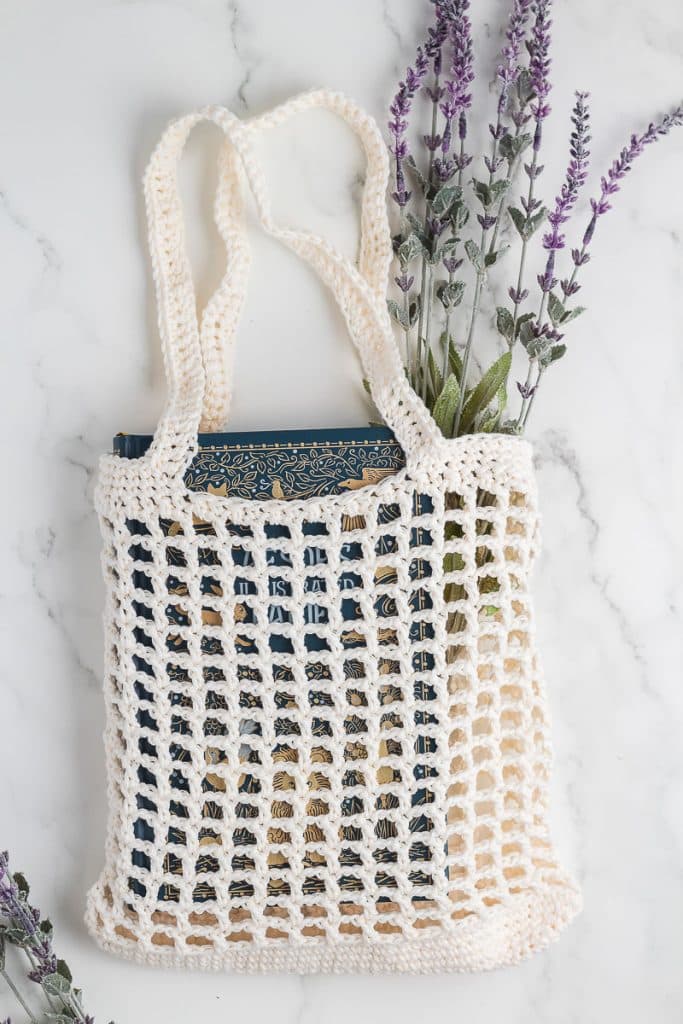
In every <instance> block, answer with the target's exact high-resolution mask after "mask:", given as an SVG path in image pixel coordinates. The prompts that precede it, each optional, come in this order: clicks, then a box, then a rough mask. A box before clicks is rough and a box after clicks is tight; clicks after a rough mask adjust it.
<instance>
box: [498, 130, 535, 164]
mask: <svg viewBox="0 0 683 1024" xmlns="http://www.w3.org/2000/svg"><path fill="white" fill-rule="evenodd" d="M530 144H531V135H528V134H526V133H525V134H523V135H518V136H517V137H516V138H515V136H514V135H510V134H508V135H504V136H503V138H502V139H501V140H500V142H499V143H498V148H499V150H500V154H501V156H502V157H503V159H505V160H507V162H508V164H513V163H514V162H515V160H516V159H517V157H519V156H521V154H522V153H523V152H524V150H525V149H526V148H527V147H528V146H529V145H530Z"/></svg>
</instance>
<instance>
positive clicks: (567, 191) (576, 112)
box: [543, 92, 591, 252]
mask: <svg viewBox="0 0 683 1024" xmlns="http://www.w3.org/2000/svg"><path fill="white" fill-rule="evenodd" d="M588 95H589V94H588V93H587V92H577V93H576V103H575V104H574V109H573V110H572V124H573V125H574V128H573V131H572V133H571V136H570V141H569V152H570V161H569V166H568V167H567V173H566V175H565V179H564V183H563V185H562V189H561V191H560V194H559V195H558V196H557V197H556V199H555V207H554V209H553V210H551V212H550V213H549V214H548V223H549V224H550V225H551V228H552V231H549V232H548V233H547V234H545V235H544V236H543V247H544V249H547V250H548V251H549V252H559V250H560V249H564V245H565V238H564V235H563V234H561V232H560V228H561V227H562V225H563V224H566V222H567V221H568V220H569V218H570V216H571V212H572V210H573V209H574V206H575V205H576V201H577V199H578V197H579V193H580V191H581V189H582V188H583V186H584V185H585V184H586V179H587V178H588V167H589V164H590V149H589V148H588V147H589V144H590V141H591V135H590V109H589V106H588Z"/></svg>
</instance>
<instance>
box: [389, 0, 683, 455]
mask: <svg viewBox="0 0 683 1024" xmlns="http://www.w3.org/2000/svg"><path fill="white" fill-rule="evenodd" d="M431 2H432V3H433V5H434V9H435V22H434V24H433V26H432V27H431V28H430V30H429V36H428V39H427V41H426V43H425V45H424V47H423V48H422V49H420V50H419V51H418V59H417V61H416V62H415V66H414V67H413V68H412V73H411V74H407V75H406V79H405V81H404V82H403V83H402V85H401V89H400V90H399V95H398V96H397V97H396V100H395V103H394V105H393V106H392V115H393V120H392V122H391V126H390V131H391V134H392V138H393V148H392V153H394V155H395V156H396V157H397V188H396V193H395V194H394V199H395V200H396V201H397V203H398V205H399V208H400V211H401V233H400V235H398V236H397V238H396V239H395V249H396V253H397V256H398V258H399V261H400V272H399V273H398V274H397V275H396V276H395V278H394V280H395V283H396V286H397V288H398V289H399V292H400V293H401V295H402V296H403V308H402V309H401V308H400V306H399V304H398V303H397V302H394V301H390V303H389V306H390V311H391V313H392V315H393V316H394V319H396V320H397V321H398V323H399V324H400V325H401V327H402V328H403V329H404V331H405V332H406V367H407V368H408V374H409V377H410V379H411V381H412V384H413V386H414V387H415V389H416V390H417V391H418V393H419V394H420V395H421V396H422V397H423V399H424V400H425V402H426V403H427V405H428V407H429V408H430V410H431V411H432V414H433V415H434V418H435V420H436V421H437V423H438V424H439V426H440V428H441V430H442V431H443V433H444V435H445V436H447V437H452V436H457V435H458V434H459V433H469V432H471V431H473V430H475V431H476V430H480V431H491V430H500V429H502V430H504V431H505V430H507V431H514V432H519V431H520V430H521V429H522V428H523V426H524V425H525V424H526V422H527V420H528V417H529V411H530V409H531V406H532V404H533V402H534V399H535V396H536V394H537V391H538V385H539V382H540V378H541V376H542V374H543V373H544V372H545V371H546V370H547V368H548V366H550V365H551V364H552V362H554V361H557V360H558V359H560V358H561V357H562V356H563V355H564V353H565V351H566V347H565V345H564V344H563V343H562V342H563V334H562V331H563V330H564V326H565V325H566V324H567V323H568V322H569V321H570V320H572V319H573V318H574V317H576V316H578V315H579V313H580V312H582V310H581V308H580V307H575V308H573V309H568V308H566V303H567V300H568V299H569V298H571V297H572V296H573V295H575V294H576V293H577V292H578V291H579V290H580V285H579V283H578V281H577V276H578V272H579V269H580V268H581V267H582V266H585V265H586V264H587V263H588V261H589V260H590V251H589V250H590V246H591V243H592V240H593V236H594V233H595V230H596V226H597V224H598V222H599V219H600V218H601V217H602V216H603V215H604V214H605V213H606V212H607V211H608V210H609V209H610V200H611V197H612V195H614V193H615V192H617V191H618V189H619V188H620V186H621V183H622V181H623V178H624V177H625V175H626V174H627V173H628V172H629V170H630V168H631V165H632V163H633V161H634V160H635V159H636V158H637V157H638V156H639V155H640V153H641V152H642V151H643V150H644V148H645V147H646V146H647V145H649V144H650V143H651V142H654V141H655V140H656V139H658V138H659V137H661V135H664V134H667V132H668V131H670V129H671V128H672V127H673V126H674V125H678V124H681V123H683V106H681V107H679V108H677V110H675V111H674V112H672V113H671V114H669V115H667V116H666V117H665V118H664V119H663V120H662V121H660V122H658V123H655V124H652V125H650V126H649V128H648V129H647V131H646V132H644V133H643V134H642V135H634V136H633V137H632V138H631V140H630V143H629V145H628V146H626V147H625V148H624V150H622V152H621V153H620V155H619V157H618V159H617V160H616V161H615V162H614V164H613V165H612V167H611V168H610V170H609V171H608V173H607V174H606V176H605V177H604V178H603V179H602V182H601V191H600V194H599V195H598V197H597V198H596V199H594V200H593V202H592V205H591V218H590V221H589V223H588V225H587V227H586V230H585V232H584V234H583V239H582V243H581V246H580V247H577V248H574V249H572V261H573V264H574V268H573V272H572V274H571V276H568V277H563V278H561V279H560V280H559V283H558V280H557V278H558V277H560V274H559V273H558V272H557V271H556V265H557V262H558V256H559V254H560V253H561V252H562V251H563V250H564V249H565V246H566V241H565V230H566V229H565V225H566V224H567V222H568V220H569V219H570V217H571V216H572V215H573V213H574V211H575V207H576V204H577V199H578V196H579V193H580V191H581V189H582V188H583V187H584V185H585V182H586V176H587V171H588V161H589V144H590V134H589V112H588V102H587V100H588V97H587V95H586V94H585V93H577V94H576V102H575V104H574V108H573V111H572V131H571V137H570V159H569V165H568V168H567V172H566V175H565V178H564V181H563V183H562V185H561V188H560V190H559V193H558V194H557V196H556V199H555V202H554V204H553V206H552V207H551V210H550V212H548V211H547V210H546V209H545V208H544V206H543V204H542V201H541V199H540V198H539V197H538V195H537V192H538V179H539V177H540V176H541V174H542V173H543V164H542V162H541V147H542V143H543V134H544V125H545V121H546V120H547V118H548V116H549V114H550V103H549V96H550V92H551V83H550V67H551V58H550V49H551V28H552V22H551V12H552V0H510V14H509V20H508V24H507V27H506V30H505V40H504V43H503V46H502V50H501V53H500V56H499V59H498V61H497V65H496V78H497V82H498V87H499V89H498V97H497V106H496V116H495V118H494V119H493V121H492V123H491V124H490V125H489V132H490V136H491V146H490V150H489V152H488V153H487V155H486V156H484V165H485V167H486V170H487V172H488V174H487V176H486V177H485V179H484V180H483V181H474V182H473V196H474V199H475V200H476V202H477V203H478V204H479V210H478V211H477V221H478V224H479V228H480V232H481V235H480V237H481V243H480V245H477V244H476V242H475V240H474V238H472V237H471V236H470V237H467V235H466V228H467V224H468V219H469V214H470V206H471V198H472V197H471V196H469V195H467V196H465V194H464V192H463V189H462V184H463V172H464V170H465V169H466V167H467V166H469V164H470V163H471V160H472V158H471V156H470V155H469V154H468V153H467V152H466V150H465V142H466V139H467V135H468V127H469V125H468V117H469V110H470V107H471V102H472V81H473V62H472V37H471V25H470V19H469V10H470V3H469V0H431ZM527 36H528V38H527ZM523 44H525V47H526V51H527V53H528V65H527V66H524V61H523V60H522V59H521V54H522V51H523ZM429 68H431V69H432V71H433V76H432V78H431V79H430V81H429V83H427V81H426V78H427V74H428V69H429ZM420 90H424V91H425V92H426V94H427V95H428V97H429V99H430V100H431V111H432V117H431V130H430V131H428V132H427V133H425V134H424V135H423V143H424V149H425V151H426V153H427V155H428V161H427V163H428V170H427V169H425V170H422V169H421V167H420V166H418V164H417V163H416V162H415V161H414V160H413V159H412V157H411V156H410V154H409V153H408V149H407V144H406V142H405V140H406V131H407V122H408V117H409V114H410V112H411V104H412V101H413V99H414V97H415V96H416V95H417V92H418V91H420ZM440 118H442V121H441V122H440V120H439V119H440ZM458 142H459V145H458ZM527 149H528V150H530V155H529V157H528V158H527V162H526V163H524V165H523V166H524V173H525V175H526V177H527V179H528V185H527V187H526V189H525V190H524V194H523V195H522V196H521V198H520V200H519V204H518V206H517V207H515V206H509V205H508V204H509V198H508V197H509V191H510V189H509V182H510V181H511V180H512V179H513V177H514V172H515V171H516V169H517V167H518V166H519V165H520V164H521V163H522V154H523V153H524V152H525V151H526V150H527ZM503 163H506V164H507V171H506V172H505V173H504V174H501V166H502V165H503ZM404 165H406V166H407V167H409V168H410V172H411V174H412V176H413V178H414V179H415V181H416V182H417V184H419V187H420V193H419V195H418V197H417V200H416V201H415V202H414V205H413V204H411V202H410V201H411V199H412V194H411V193H410V192H409V191H408V189H407V187H406V184H405V174H403V166H404ZM456 180H457V184H456V183H455V182H456ZM504 211H505V212H509V214H510V218H511V220H512V222H513V224H514V227H515V228H516V231H517V233H518V235H519V236H520V238H521V253H520V261H519V268H518V274H517V279H516V283H515V284H514V285H513V286H512V287H510V288H509V290H508V294H509V296H510V298H511V300H512V306H511V307H510V309H508V308H503V307H499V308H498V310H497V327H498V331H499V332H500V334H502V335H503V337H504V338H505V340H506V341H507V343H508V348H509V349H512V348H513V346H514V345H515V344H516V343H517V341H520V342H521V344H522V345H523V346H524V348H525V350H526V352H527V356H528V358H529V374H528V376H527V380H526V382H524V383H519V384H518V390H519V392H520V394H521V396H522V411H521V413H520V416H519V417H518V419H517V420H516V421H507V422H505V423H503V424H502V425H501V422H500V412H501V410H502V409H503V408H504V407H505V405H506V402H507V396H506V385H507V378H508V374H509V368H510V361H511V352H510V351H508V352H506V353H505V354H504V356H502V357H500V359H498V360H497V361H496V362H495V363H494V364H493V365H492V366H490V367H489V368H488V369H487V370H486V372H485V373H484V374H483V376H482V379H481V380H480V381H479V382H478V383H477V385H476V387H470V388H468V370H469V364H470V359H471V357H472V351H473V342H474V338H475V327H476V324H477V319H478V316H479V309H480V305H481V299H482V293H483V288H484V285H485V282H486V280H487V277H488V271H489V268H490V267H492V266H493V265H494V264H495V263H496V262H497V260H498V258H499V256H500V255H501V252H500V251H498V235H499V232H500V229H501V224H502V222H503V216H502V215H503V212H504ZM546 218H547V220H548V225H547V227H546V229H545V232H544V234H543V236H542V244H543V248H544V250H545V263H544V270H543V272H542V273H541V274H540V275H539V276H538V278H537V280H538V284H539V287H540V301H539V308H538V311H537V312H522V304H523V303H524V302H525V300H526V299H527V298H528V295H529V290H528V287H527V284H526V282H525V280H524V277H525V271H526V258H527V251H528V247H529V243H530V241H531V239H532V238H533V236H534V235H535V234H536V233H537V231H538V230H539V229H540V228H541V225H542V223H543V222H544V221H545V220H546ZM463 236H464V237H463ZM460 246H462V247H463V249H464V254H466V255H467V257H468V259H469V261H470V263H471V264H472V266H473V267H474V271H475V278H474V295H473V300H472V304H471V312H470V316H469V327H468V329H467V330H466V332H465V339H464V349H462V350H460V349H459V347H458V346H457V342H456V339H455V338H452V337H451V326H452V319H453V316H454V311H455V309H456V307H457V306H459V305H460V304H461V302H462V298H463V292H464V289H465V281H464V280H462V279H458V278H461V275H460V273H459V272H460V269H461V267H462V264H463V258H462V255H461V253H460V252H459V247H460ZM418 258H419V259H420V261H421V264H422V275H421V281H420V284H419V286H417V287H416V289H415V292H413V291H412V289H413V286H414V284H415V274H413V273H412V272H411V269H410V266H409V264H410V263H411V261H413V260H417V259H418ZM439 267H443V268H444V269H445V270H446V272H447V274H448V277H447V278H445V279H441V280H438V279H437V277H438V268H439ZM456 275H457V276H456ZM558 285H559V286H558ZM418 289H419V290H418ZM560 289H561V290H560ZM437 298H438V300H439V302H440V303H441V305H442V306H443V310H444V313H445V328H446V330H445V333H444V334H442V335H441V338H442V344H443V363H442V365H440V366H438V367H437V365H436V362H435V361H434V359H433V353H432V348H431V337H430V336H431V325H432V321H433V318H434V317H433V307H435V304H436V299H437ZM418 319H419V323H418V330H417V341H416V346H415V349H414V350H413V352H414V356H413V357H412V358H411V354H410V343H409V332H410V331H411V330H412V328H413V326H414V325H415V323H416V321H418ZM455 329H457V327H456V328H455ZM534 371H535V372H536V379H535V380H534ZM430 384H431V387H430ZM492 396H494V397H492Z"/></svg>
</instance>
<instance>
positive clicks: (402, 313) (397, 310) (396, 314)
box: [387, 299, 410, 331]
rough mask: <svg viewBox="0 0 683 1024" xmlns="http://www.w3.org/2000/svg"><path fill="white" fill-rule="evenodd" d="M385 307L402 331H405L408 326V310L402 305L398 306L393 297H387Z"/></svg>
mask: <svg viewBox="0 0 683 1024" xmlns="http://www.w3.org/2000/svg"><path fill="white" fill-rule="evenodd" d="M387 308H388V310H389V313H390V314H391V316H392V317H393V319H394V320H395V321H396V323H397V324H399V325H400V326H401V327H402V328H403V330H404V331H407V330H408V328H409V327H410V314H409V312H408V311H407V310H405V309H403V307H402V306H399V304H398V302H396V301H395V300H394V299H387Z"/></svg>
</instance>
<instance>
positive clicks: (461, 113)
mask: <svg viewBox="0 0 683 1024" xmlns="http://www.w3.org/2000/svg"><path fill="white" fill-rule="evenodd" d="M469 6H470V3H469V0H440V2H438V3H437V12H438V15H437V16H438V17H440V18H441V20H442V24H443V25H445V26H446V28H447V32H448V39H449V41H450V43H451V47H452V57H451V66H450V76H449V78H448V80H447V81H446V83H445V89H444V100H443V103H442V104H441V113H442V114H443V116H444V118H445V122H446V125H445V128H444V133H443V139H442V151H443V153H444V154H446V153H448V152H449V150H450V147H451V141H452V137H453V125H454V124H455V122H456V120H457V122H458V138H459V140H460V143H461V152H460V153H459V154H458V155H456V156H455V157H454V162H455V166H456V167H457V169H458V170H463V169H464V168H465V167H466V166H467V164H468V163H470V157H468V156H467V154H465V153H464V151H463V149H462V144H463V143H464V141H465V138H466V137H467V111H468V110H469V108H470V107H471V105H472V93H471V91H470V86H471V84H472V82H473V81H474V67H473V61H474V57H473V49H472V25H471V22H470V19H469V17H468V14H467V12H468V10H469Z"/></svg>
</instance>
